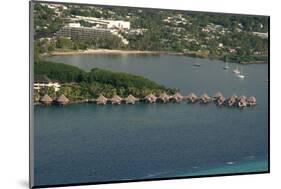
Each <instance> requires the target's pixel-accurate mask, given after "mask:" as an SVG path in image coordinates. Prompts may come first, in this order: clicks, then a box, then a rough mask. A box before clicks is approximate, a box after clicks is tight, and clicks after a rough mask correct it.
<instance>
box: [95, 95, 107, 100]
mask: <svg viewBox="0 0 281 189" xmlns="http://www.w3.org/2000/svg"><path fill="white" fill-rule="evenodd" d="M96 101H97V102H103V101H107V98H105V97H104V96H103V95H100V96H99V97H98V98H97V99H96Z"/></svg>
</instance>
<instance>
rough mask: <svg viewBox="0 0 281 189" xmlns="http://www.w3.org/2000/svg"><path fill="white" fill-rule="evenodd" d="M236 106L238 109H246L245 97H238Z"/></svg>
mask: <svg viewBox="0 0 281 189" xmlns="http://www.w3.org/2000/svg"><path fill="white" fill-rule="evenodd" d="M237 105H238V107H241V108H242V107H246V106H247V101H246V97H245V96H240V97H239V98H238V99H237Z"/></svg>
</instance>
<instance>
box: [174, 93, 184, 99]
mask: <svg viewBox="0 0 281 189" xmlns="http://www.w3.org/2000/svg"><path fill="white" fill-rule="evenodd" d="M172 98H177V99H183V96H182V95H181V94H180V93H178V92H177V93H176V94H174V95H173V96H172Z"/></svg>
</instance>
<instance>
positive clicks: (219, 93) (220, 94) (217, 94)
mask: <svg viewBox="0 0 281 189" xmlns="http://www.w3.org/2000/svg"><path fill="white" fill-rule="evenodd" d="M221 96H223V95H222V93H221V92H217V93H215V94H214V96H213V98H219V97H221Z"/></svg>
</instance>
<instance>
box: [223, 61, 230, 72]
mask: <svg viewBox="0 0 281 189" xmlns="http://www.w3.org/2000/svg"><path fill="white" fill-rule="evenodd" d="M229 68H230V67H229V66H228V62H225V66H224V67H223V69H225V70H227V69H229Z"/></svg>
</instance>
